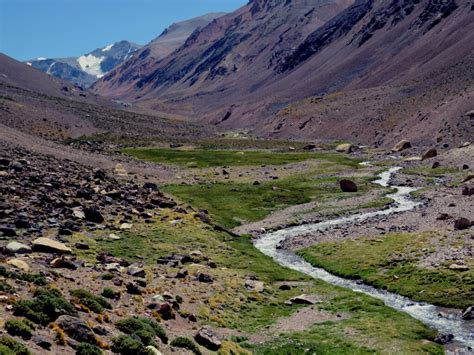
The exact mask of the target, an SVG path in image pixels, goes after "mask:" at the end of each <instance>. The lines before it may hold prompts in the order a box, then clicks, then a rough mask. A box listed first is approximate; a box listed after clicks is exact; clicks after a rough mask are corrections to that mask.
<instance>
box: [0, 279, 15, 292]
mask: <svg viewBox="0 0 474 355" xmlns="http://www.w3.org/2000/svg"><path fill="white" fill-rule="evenodd" d="M12 291H13V287H11V286H10V285H9V284H7V283H5V282H0V292H5V293H11V292H12Z"/></svg>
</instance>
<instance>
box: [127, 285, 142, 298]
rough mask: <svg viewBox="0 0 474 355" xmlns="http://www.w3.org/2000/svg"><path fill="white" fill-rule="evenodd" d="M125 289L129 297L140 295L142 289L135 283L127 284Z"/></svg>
mask: <svg viewBox="0 0 474 355" xmlns="http://www.w3.org/2000/svg"><path fill="white" fill-rule="evenodd" d="M126 287H127V292H128V293H129V294H131V295H141V294H142V293H143V291H142V288H141V287H140V286H139V285H138V284H137V283H136V282H129V283H128V284H127V286H126Z"/></svg>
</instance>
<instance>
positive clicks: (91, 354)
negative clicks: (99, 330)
mask: <svg viewBox="0 0 474 355" xmlns="http://www.w3.org/2000/svg"><path fill="white" fill-rule="evenodd" d="M76 355H102V350H100V348H99V347H97V346H95V345H92V344H89V343H80V344H79V345H78V346H77V348H76Z"/></svg>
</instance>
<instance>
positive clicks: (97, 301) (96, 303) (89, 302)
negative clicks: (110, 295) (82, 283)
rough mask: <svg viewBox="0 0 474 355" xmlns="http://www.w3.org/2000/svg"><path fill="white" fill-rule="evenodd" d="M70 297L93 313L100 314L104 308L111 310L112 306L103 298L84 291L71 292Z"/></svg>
mask: <svg viewBox="0 0 474 355" xmlns="http://www.w3.org/2000/svg"><path fill="white" fill-rule="evenodd" d="M71 295H72V296H73V297H75V298H77V299H78V300H79V301H80V302H81V303H82V304H83V305H84V306H86V307H87V308H89V309H90V310H91V311H93V312H95V313H102V312H103V311H104V308H106V309H112V305H111V304H110V303H109V302H108V301H107V300H106V299H105V298H103V297H101V296H95V295H93V294H92V293H90V292H89V291H86V290H84V289H78V290H74V291H71Z"/></svg>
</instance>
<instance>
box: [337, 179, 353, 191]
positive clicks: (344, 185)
mask: <svg viewBox="0 0 474 355" xmlns="http://www.w3.org/2000/svg"><path fill="white" fill-rule="evenodd" d="M339 186H340V187H341V190H342V191H343V192H357V185H356V183H355V182H353V181H351V180H347V179H344V180H341V181H339Z"/></svg>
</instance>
